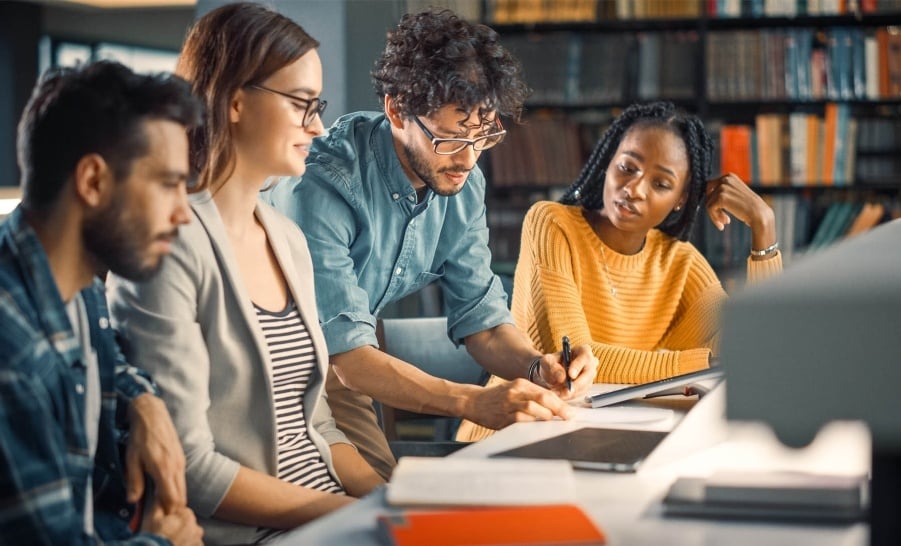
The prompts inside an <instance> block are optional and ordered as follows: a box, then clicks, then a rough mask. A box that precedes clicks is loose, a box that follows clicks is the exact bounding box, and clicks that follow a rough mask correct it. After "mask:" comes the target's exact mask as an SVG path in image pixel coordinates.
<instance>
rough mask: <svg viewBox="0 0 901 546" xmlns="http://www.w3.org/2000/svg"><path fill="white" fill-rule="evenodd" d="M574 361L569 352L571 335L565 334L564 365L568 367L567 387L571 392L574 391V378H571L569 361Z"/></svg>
mask: <svg viewBox="0 0 901 546" xmlns="http://www.w3.org/2000/svg"><path fill="white" fill-rule="evenodd" d="M570 362H572V355H571V354H570V352H569V337H568V336H563V367H564V368H565V369H566V388H567V389H569V392H573V380H572V379H570V378H569V363H570Z"/></svg>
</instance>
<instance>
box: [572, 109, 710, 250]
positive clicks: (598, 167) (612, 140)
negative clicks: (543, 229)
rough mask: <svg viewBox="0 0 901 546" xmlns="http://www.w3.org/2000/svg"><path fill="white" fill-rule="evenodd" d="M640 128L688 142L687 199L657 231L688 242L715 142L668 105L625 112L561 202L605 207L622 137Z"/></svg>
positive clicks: (700, 125)
mask: <svg viewBox="0 0 901 546" xmlns="http://www.w3.org/2000/svg"><path fill="white" fill-rule="evenodd" d="M638 127H642V128H644V127H660V128H663V129H665V130H667V131H669V132H671V133H673V134H674V135H676V136H677V137H679V138H681V139H682V141H683V142H684V143H685V150H686V151H687V152H688V167H689V168H688V173H689V174H688V176H689V178H688V199H687V200H686V201H685V205H684V206H683V207H682V208H681V209H680V210H678V211H672V212H670V214H669V216H667V217H666V218H665V219H664V220H663V222H661V223H660V225H659V226H657V229H659V230H660V231H662V232H664V233H666V234H667V235H670V236H671V237H674V238H676V239H679V240H680V241H687V240H688V239H689V237H691V232H692V229H693V228H694V225H695V221H696V220H697V217H698V212H699V211H700V209H701V205H702V204H703V202H704V197H705V189H706V187H707V176H708V175H709V173H710V164H711V160H712V157H713V141H712V140H711V139H710V135H708V134H707V131H705V130H704V124H703V123H701V120H700V119H698V118H697V117H696V116H693V115H689V114H686V113H684V112H681V111H678V110H676V108H675V107H674V106H673V105H672V104H671V103H668V102H655V103H652V104H647V105H641V104H633V105H632V106H629V107H628V108H626V109H625V110H623V113H622V114H620V115H619V117H617V118H616V119H615V120H614V121H613V123H612V124H611V125H610V127H609V128H608V129H607V130H606V131H605V132H604V134H603V135H602V136H601V138H600V140H598V143H597V145H595V147H594V150H592V152H591V155H590V156H589V157H588V162H587V163H586V164H585V166H584V167H583V168H582V172H581V174H579V178H577V179H576V181H575V182H573V184H572V185H571V186H570V187H569V188H568V189H567V190H566V192H565V193H564V194H563V197H562V198H560V202H561V203H565V204H567V205H582V206H583V207H585V208H586V209H592V210H598V209H602V208H604V181H605V178H606V170H607V168H608V166H609V165H610V162H611V161H612V160H613V155H614V154H615V153H616V150H617V148H619V144H620V142H622V140H623V137H624V136H625V135H626V134H627V133H628V132H629V131H630V130H632V129H635V128H638Z"/></svg>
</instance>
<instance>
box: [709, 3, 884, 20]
mask: <svg viewBox="0 0 901 546" xmlns="http://www.w3.org/2000/svg"><path fill="white" fill-rule="evenodd" d="M899 10H901V0H707V14H708V15H709V16H710V17H796V16H799V15H811V16H816V15H845V14H857V13H886V12H894V11H899Z"/></svg>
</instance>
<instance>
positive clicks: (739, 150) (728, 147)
mask: <svg viewBox="0 0 901 546" xmlns="http://www.w3.org/2000/svg"><path fill="white" fill-rule="evenodd" d="M720 170H721V171H722V172H723V173H734V174H736V175H738V177H739V178H741V179H742V180H744V181H745V183H746V184H750V183H751V127H750V126H749V125H723V128H722V130H721V131H720Z"/></svg>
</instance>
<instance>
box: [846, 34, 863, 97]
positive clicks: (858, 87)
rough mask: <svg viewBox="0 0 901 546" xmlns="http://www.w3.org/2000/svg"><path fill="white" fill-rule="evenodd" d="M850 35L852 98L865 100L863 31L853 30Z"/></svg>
mask: <svg viewBox="0 0 901 546" xmlns="http://www.w3.org/2000/svg"><path fill="white" fill-rule="evenodd" d="M849 32H850V33H851V74H852V83H853V89H854V97H855V98H858V99H865V98H866V97H867V70H866V64H867V54H866V46H865V45H864V44H865V40H864V38H865V37H864V34H863V30H861V29H859V28H854V29H851V30H849Z"/></svg>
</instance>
